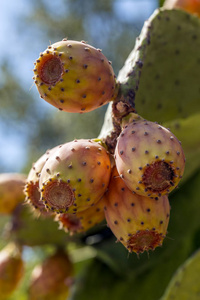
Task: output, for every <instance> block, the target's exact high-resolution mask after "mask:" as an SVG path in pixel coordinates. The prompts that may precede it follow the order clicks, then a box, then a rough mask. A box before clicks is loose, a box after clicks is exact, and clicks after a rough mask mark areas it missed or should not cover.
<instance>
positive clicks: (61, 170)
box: [39, 139, 111, 213]
mask: <svg viewBox="0 0 200 300" xmlns="http://www.w3.org/2000/svg"><path fill="white" fill-rule="evenodd" d="M110 172H111V167H110V158H109V155H108V153H107V151H106V149H105V148H104V147H103V146H101V144H99V143H97V142H94V141H92V140H84V139H80V140H74V141H72V142H69V143H66V144H64V145H62V146H61V147H60V148H58V149H57V151H56V152H54V153H53V155H50V157H49V159H48V161H47V162H46V164H45V167H44V168H43V169H42V172H41V176H40V181H39V186H40V189H41V197H42V198H41V199H42V200H43V201H44V203H45V205H46V207H47V209H49V210H52V211H56V212H60V213H65V212H68V213H77V212H79V211H82V210H85V209H86V208H88V207H90V206H92V205H94V204H95V203H97V202H98V201H99V200H100V199H101V198H102V196H103V194H104V193H105V191H106V189H107V186H108V183H109V179H110Z"/></svg>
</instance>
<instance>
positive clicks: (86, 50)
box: [34, 39, 117, 113]
mask: <svg viewBox="0 0 200 300" xmlns="http://www.w3.org/2000/svg"><path fill="white" fill-rule="evenodd" d="M34 74H35V76H34V80H35V84H36V86H37V88H38V91H39V93H40V95H41V98H43V99H44V100H45V101H47V102H49V103H50V104H52V105H53V106H55V107H57V108H59V109H60V110H63V111H68V112H76V113H77V112H82V113H83V112H88V111H91V110H94V109H96V108H98V107H100V106H102V105H104V104H106V103H108V102H109V101H111V100H112V99H113V98H114V97H115V94H116V92H117V84H116V80H115V75H114V71H113V69H112V66H111V63H110V61H108V59H107V58H106V57H105V56H104V55H103V54H102V53H101V50H99V49H96V48H94V47H92V46H90V45H88V44H86V43H85V42H83V41H82V42H77V41H70V40H69V41H68V40H67V39H64V40H63V41H60V42H57V43H55V44H52V45H50V46H49V47H48V49H46V50H45V51H44V52H43V53H41V54H40V57H39V58H38V59H37V60H36V63H35V69H34Z"/></svg>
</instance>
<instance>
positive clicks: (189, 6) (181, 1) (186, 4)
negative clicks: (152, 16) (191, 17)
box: [164, 0, 200, 17]
mask: <svg viewBox="0 0 200 300" xmlns="http://www.w3.org/2000/svg"><path fill="white" fill-rule="evenodd" d="M164 8H166V9H173V8H180V9H183V10H185V11H187V12H189V13H192V14H196V15H198V16H199V17H200V1H199V0H166V1H165V3H164Z"/></svg>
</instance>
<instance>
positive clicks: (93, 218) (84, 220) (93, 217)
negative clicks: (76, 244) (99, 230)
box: [55, 197, 105, 235]
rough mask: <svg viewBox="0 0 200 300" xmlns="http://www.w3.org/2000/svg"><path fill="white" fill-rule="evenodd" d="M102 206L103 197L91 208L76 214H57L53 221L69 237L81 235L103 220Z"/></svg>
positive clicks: (103, 202) (103, 203)
mask: <svg viewBox="0 0 200 300" xmlns="http://www.w3.org/2000/svg"><path fill="white" fill-rule="evenodd" d="M104 205H105V201H104V197H103V198H102V199H100V200H99V201H98V202H97V203H95V204H94V205H93V206H90V207H88V208H87V209H85V210H83V211H80V212H77V213H76V214H69V213H65V214H59V215H57V216H56V217H55V221H57V222H58V223H59V225H60V229H63V230H65V231H66V232H67V233H69V234H70V235H73V234H75V233H82V232H85V231H87V230H88V229H90V228H91V227H93V226H95V225H97V224H99V223H100V222H102V221H103V220H104V219H105V214H104Z"/></svg>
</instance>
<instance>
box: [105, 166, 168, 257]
mask: <svg viewBox="0 0 200 300" xmlns="http://www.w3.org/2000/svg"><path fill="white" fill-rule="evenodd" d="M104 197H105V207H104V211H105V217H106V220H107V224H108V226H109V227H110V229H111V230H112V232H113V233H114V235H115V236H116V237H117V239H118V241H120V242H121V243H122V244H123V245H124V246H125V247H126V248H127V249H128V251H129V252H135V253H142V252H144V251H149V250H154V249H155V248H156V247H158V246H161V245H162V243H163V240H164V238H165V236H166V234H167V227H168V222H169V216H170V205H169V201H168V197H167V196H166V195H165V196H162V197H160V198H158V199H157V200H155V199H150V198H149V197H145V196H139V195H138V194H136V193H134V192H132V191H130V190H129V189H128V187H127V186H126V184H125V183H124V181H123V180H122V179H121V178H120V177H119V174H118V172H117V169H116V167H114V169H113V172H112V176H111V181H110V184H109V188H108V191H107V192H106V193H105V196H104Z"/></svg>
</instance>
